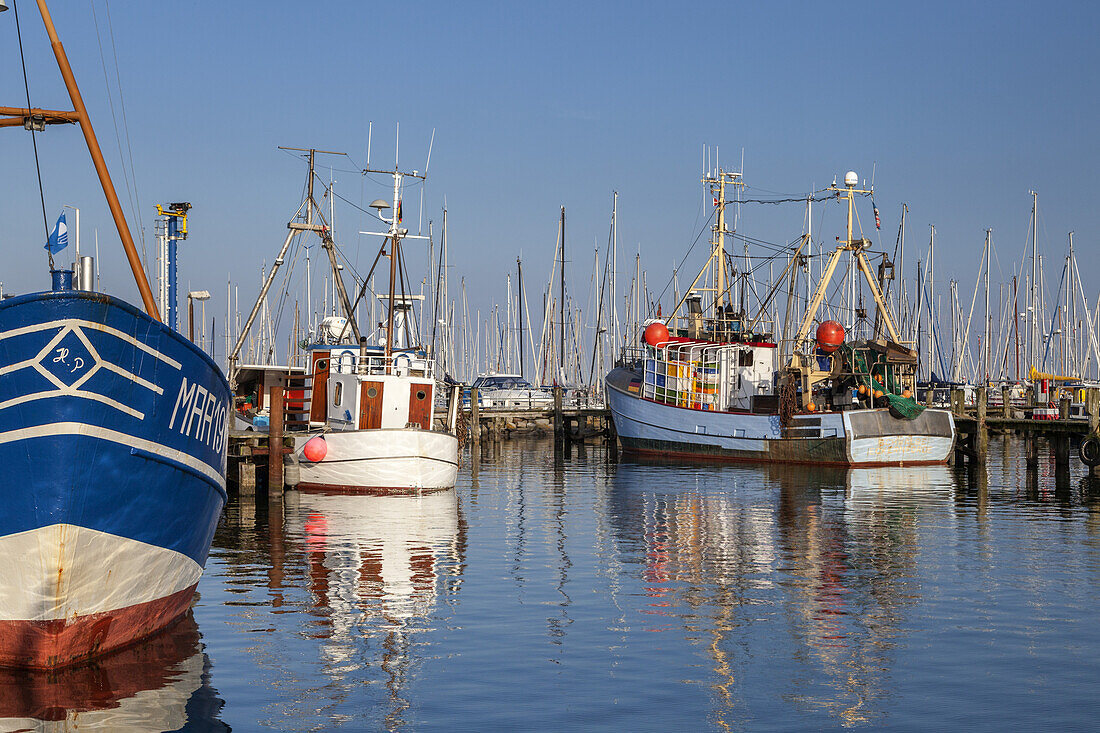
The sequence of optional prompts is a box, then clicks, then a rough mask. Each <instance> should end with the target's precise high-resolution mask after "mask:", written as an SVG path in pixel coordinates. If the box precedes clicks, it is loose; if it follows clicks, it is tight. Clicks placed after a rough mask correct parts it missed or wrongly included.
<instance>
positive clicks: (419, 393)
mask: <svg viewBox="0 0 1100 733" xmlns="http://www.w3.org/2000/svg"><path fill="white" fill-rule="evenodd" d="M427 396H428V393H427V392H425V391H424V390H422V389H421V390H418V391H417V393H416V399H418V400H422V399H424V398H425V397H427Z"/></svg>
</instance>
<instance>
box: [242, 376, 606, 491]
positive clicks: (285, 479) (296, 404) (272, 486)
mask: <svg viewBox="0 0 1100 733" xmlns="http://www.w3.org/2000/svg"><path fill="white" fill-rule="evenodd" d="M286 389H288V390H294V389H296V390H298V392H296V393H295V394H298V395H300V394H301V389H302V387H301V385H298V384H296V383H295V384H291V383H290V382H289V381H288V382H287V387H286ZM284 395H285V390H284V387H282V386H272V387H270V388H269V389H268V394H267V395H266V398H267V400H266V404H267V406H268V409H269V424H268V432H267V433H262V432H254V431H241V430H231V431H230V433H229V464H228V467H227V474H228V479H229V481H230V483H232V484H235V485H236V486H237V488H238V491H239V493H240V495H241V496H242V497H250V496H255V495H256V492H257V490H258V489H259V488H261V487H266V491H267V494H268V496H281V495H282V493H283V490H284V488H285V487H291V488H293V487H294V486H297V484H298V480H297V479H298V476H297V463H296V462H295V461H294V460H293V458H291V459H288V458H287V456H290V455H291V454H293V452H294V439H293V438H292V437H290V436H287V435H286V434H285V432H284V428H287V427H289V428H292V429H303V428H305V427H308V424H309V423H308V422H303V419H305V417H307V416H308V413H305V412H304V410H303V408H302V405H301V402H302V398H301V397H300V396H296V397H293V398H289V399H287V398H285V397H284ZM562 402H563V400H562V392H561V388H556V389H555V390H554V404H553V406H552V407H546V408H544V409H538V408H535V409H520V408H514V409H488V410H487V409H481V408H480V407H479V401H478V394H477V390H476V389H473V390H471V395H470V409H469V410H467V411H465V413H464V414H463V416H462V417H463V419H464V421H465V432H466V435H467V437H468V439H469V441H470V443H471V445H472V446H473V448H474V451H475V454H476V453H477V452H478V451H479V450H480V446H481V445H482V443H490V444H491V443H499V442H501V441H503V440H507V439H508V438H510V437H512V435H513V434H530V433H535V434H547V433H551V432H552V433H553V435H554V443H555V445H556V446H559V447H560V446H562V445H566V446H567V445H569V444H570V443H575V442H581V441H583V440H584V439H585V438H588V437H592V436H608V437H609V439H611V440H614V437H615V436H614V426H613V425H612V423H611V412H610V410H608V409H607V408H606V407H592V406H587V405H563V404H562ZM435 419H436V420H437V421H441V420H442V421H444V422H445V421H446V413H445V412H444V413H442V414H437V415H436V416H435ZM475 426H477V427H476V429H475ZM460 437H461V431H460Z"/></svg>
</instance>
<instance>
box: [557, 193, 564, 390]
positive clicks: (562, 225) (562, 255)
mask: <svg viewBox="0 0 1100 733" xmlns="http://www.w3.org/2000/svg"><path fill="white" fill-rule="evenodd" d="M558 305H559V308H560V312H561V361H559V362H558V370H559V374H561V375H562V376H564V375H565V207H564V206H562V207H561V302H560V303H559V304H558ZM554 381H555V383H556V382H557V381H558V380H557V379H555V380H554Z"/></svg>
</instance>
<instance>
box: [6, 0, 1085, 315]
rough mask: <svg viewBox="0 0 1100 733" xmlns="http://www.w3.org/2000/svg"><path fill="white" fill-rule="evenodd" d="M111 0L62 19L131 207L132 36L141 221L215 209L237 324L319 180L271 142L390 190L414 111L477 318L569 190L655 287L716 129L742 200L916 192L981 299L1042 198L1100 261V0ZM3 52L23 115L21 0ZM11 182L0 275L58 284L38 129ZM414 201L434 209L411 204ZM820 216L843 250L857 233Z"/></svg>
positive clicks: (201, 269) (1052, 232) (207, 259)
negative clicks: (173, 211) (850, 174)
mask: <svg viewBox="0 0 1100 733" xmlns="http://www.w3.org/2000/svg"><path fill="white" fill-rule="evenodd" d="M19 4H20V15H21V21H22V27H23V41H24V46H25V49H26V54H27V66H28V74H29V76H30V82H31V102H32V104H33V105H34V106H43V107H52V108H62V107H64V108H67V107H68V106H69V105H68V101H67V98H66V95H65V91H64V87H63V85H62V84H61V81H60V78H59V75H58V74H57V72H56V68H55V67H54V66H53V60H52V56H51V54H50V51H49V46H48V43H47V42H46V38H45V33H44V31H43V30H42V25H41V22H40V20H39V19H38V17H37V13H36V12H35V6H34V4H33V3H31V2H29V0H20V3H19ZM93 7H94V9H95V11H96V14H95V15H94V16H93V12H92V9H93ZM107 8H108V6H107V5H106V4H105V3H104V2H103V0H96V1H95V2H94V3H54V7H53V8H52V10H53V14H54V21H55V23H56V25H57V27H58V30H59V33H60V34H61V38H62V41H63V42H64V43H65V45H66V48H67V50H68V52H69V55H70V59H71V61H72V64H73V67H74V69H75V71H76V74H77V78H78V80H79V82H80V84H81V87H82V89H83V92H84V96H85V99H86V102H87V103H88V107H89V110H90V113H91V115H92V118H93V122H94V123H95V125H96V127H97V130H98V133H99V137H100V140H101V143H102V145H103V147H104V150H105V153H106V155H107V158H108V162H109V164H110V165H111V167H112V171H113V173H114V176H115V179H116V184H117V185H118V187H119V189H120V195H121V196H122V198H123V199H124V200H127V199H128V198H130V196H129V195H128V193H127V191H126V186H125V185H124V176H123V168H122V166H120V164H119V151H118V145H117V143H116V124H115V122H114V121H113V118H112V109H111V106H110V105H109V104H108V102H107V93H108V92H107V86H106V85H105V82H104V71H103V63H104V60H105V61H106V64H107V66H108V70H109V72H110V73H112V75H113V71H114V53H116V52H117V58H118V67H119V69H120V73H119V76H120V81H121V90H122V93H123V95H124V98H125V113H126V123H127V125H126V127H127V129H128V132H129V145H128V146H126V145H125V143H124V145H123V148H124V150H127V151H128V152H127V154H126V159H127V164H128V163H129V156H130V152H129V151H132V156H133V164H134V166H133V170H134V173H135V176H136V182H137V192H136V194H134V197H140V198H139V201H138V203H139V206H140V208H139V210H138V213H139V215H140V218H141V221H140V222H133V225H134V226H133V228H134V229H135V231H137V230H138V229H139V227H138V226H137V225H138V224H139V223H140V224H142V225H144V227H145V230H146V240H147V246H148V247H149V248H150V256H151V255H152V246H153V245H152V225H151V221H152V218H153V215H154V209H153V205H154V204H155V203H158V202H161V203H164V202H168V201H177V200H187V201H190V202H191V203H192V204H194V207H195V208H194V210H193V212H192V221H191V230H192V237H191V239H190V240H188V242H187V243H185V245H184V246H183V253H182V257H181V281H182V282H181V290H182V289H185V288H186V287H187V286H188V284H190V287H192V288H196V289H197V288H206V289H210V290H212V291H214V293H215V296H216V299H215V301H214V302H213V303H211V308H212V310H213V312H216V313H219V314H220V313H222V312H223V311H224V303H223V302H222V301H223V298H222V295H221V294H222V293H224V289H225V282H226V280H227V278H232V279H233V280H234V281H235V282H239V283H241V289H242V294H241V299H242V301H244V300H245V299H246V297H247V294H248V292H249V291H250V290H255V289H258V280H259V263H260V261H262V260H264V259H266V260H267V261H269V262H270V261H271V260H272V259H273V258H274V255H275V252H276V251H277V249H278V246H279V245H280V244H281V242H282V239H283V237H284V235H285V231H286V230H285V225H286V221H287V218H288V217H289V216H290V215H291V214H292V213H293V211H294V209H295V208H296V207H297V204H298V202H299V200H300V194H301V187H302V181H303V178H304V168H303V166H302V164H301V163H300V162H299V161H298V160H296V159H294V158H293V157H291V156H289V155H288V154H286V153H284V152H281V151H279V150H277V146H279V145H287V146H296V147H311V146H312V147H317V148H321V149H328V150H338V151H346V152H347V153H348V154H349V155H350V160H349V159H348V158H343V159H334V160H332V162H331V165H332V167H333V169H334V170H333V172H332V176H333V177H334V178H335V179H336V181H337V184H336V186H337V192H338V193H341V195H343V196H345V197H347V198H349V199H351V200H353V201H355V202H357V203H359V204H364V203H366V202H369V201H370V200H372V199H373V198H376V197H378V196H379V195H383V194H385V192H386V188H385V186H384V185H379V184H376V183H375V182H373V181H369V180H364V179H362V178H361V177H360V176H359V175H358V174H357V173H355V172H354V168H355V167H356V165H362V164H363V163H364V161H365V157H366V155H365V153H366V143H367V125H368V121H373V123H374V137H373V146H372V147H373V150H372V158H373V159H372V163H374V164H376V165H378V164H385V165H390V164H392V161H393V156H394V143H393V139H394V134H395V129H396V126H397V124H400V126H401V163H402V167H403V168H417V169H422V168H423V167H424V160H425V157H426V154H427V147H428V141H429V138H430V137H431V134H432V130H433V129H434V130H435V144H434V149H433V151H432V159H431V169H430V170H429V176H430V177H429V181H428V184H427V188H426V189H425V213H424V218H425V221H426V220H427V219H428V218H431V219H434V220H435V221H436V223H437V227H438V222H439V220H440V209H441V207H442V205H443V201H444V199H446V201H447V205H448V209H449V215H448V217H449V223H450V237H451V248H452V249H451V251H452V264H453V265H454V269H453V270H452V294H454V293H453V291H454V289H455V288H456V286H457V283H458V279H459V278H460V277H462V276H466V278H467V284H468V291H469V293H470V300H471V308H476V307H478V306H480V307H482V308H483V309H485V308H487V307H488V306H489V304H490V303H492V302H494V301H496V300H500V299H502V298H503V295H504V287H505V285H504V273H505V272H509V271H512V270H513V269H514V266H515V258H516V256H517V254H519V253H521V252H522V254H523V257H524V261H525V263H526V271H527V272H529V273H532V274H531V277H532V278H534V282H529V287H530V288H531V291H530V292H532V293H535V292H537V291H538V290H541V288H542V283H541V282H539V280H540V279H542V278H545V276H546V274H547V273H548V270H549V263H550V259H551V257H552V253H553V248H554V239H555V236H556V229H557V217H558V207H559V206H560V205H562V204H564V205H565V206H566V208H567V212H568V217H569V224H568V233H569V242H568V245H569V247H570V251H571V252H575V253H576V256H575V257H572V258H571V259H572V260H573V262H572V264H571V273H570V274H571V276H572V277H573V278H574V283H575V286H574V289H575V290H576V291H577V292H578V295H579V297H580V298H581V299H582V300H583V297H584V293H583V290H584V289H585V288H586V287H587V282H588V278H589V275H590V273H591V267H592V248H593V247H594V246H595V245H596V244H597V243H599V245H600V247H601V248H602V247H603V245H604V243H605V242H606V239H607V232H608V224H609V219H610V209H611V197H612V191H614V190H617V191H619V194H620V199H619V202H620V235H621V244H622V246H623V250H622V251H623V252H627V253H633V252H635V251H640V252H641V256H642V265H643V267H644V268H645V269H646V270H647V271H648V272H649V283H650V286H651V288H656V289H659V287H660V286H661V285H663V283H664V281H665V280H666V279H667V278H668V277H669V275H670V271H671V268H672V266H673V263H674V261H676V260H678V259H679V257H680V255H681V254H682V253H683V252H684V251H685V250H686V248H687V247H688V246H689V245H690V243H691V241H692V239H693V238H694V236H695V234H696V232H697V231H698V229H699V227H700V226H701V224H702V222H703V221H704V219H705V214H704V213H703V207H702V202H703V196H702V190H701V186H700V184H699V176H700V150H701V146H702V145H703V144H710V145H716V146H719V148H720V150H721V157H722V160H723V162H724V164H726V165H732V164H734V162H735V161H738V162H739V159H740V157H741V154H742V150H743V151H744V160H745V180H746V181H747V182H748V184H749V185H750V189H749V193H750V194H752V193H756V194H760V195H768V194H770V193H771V192H782V193H796V194H798V193H804V192H806V191H807V190H809V189H810V187H811V186H813V185H815V184H816V185H817V186H819V187H820V186H823V185H827V184H828V183H830V182H831V181H832V179H833V177H834V176H841V177H842V176H843V173H844V171H846V170H848V169H855V170H857V171H858V172H859V173H860V174H861V176H864V177H868V178H869V177H870V175H871V170H872V166H874V168H875V186H876V191H877V193H876V201H877V204H878V207H879V209H880V210H881V212H882V219H883V228H882V232H881V234H879V235H877V238H878V239H879V240H880V241H881V243H882V244H883V245H885V246H886V247H887V248H889V249H892V248H893V243H894V239H895V235H896V227H897V221H898V216H899V211H900V205H901V202H902V201H905V202H907V203H908V205H909V211H910V217H909V225H910V227H909V235H908V237H909V239H908V241H909V249H908V250H907V251H908V253H910V254H911V255H912V256H911V258H907V259H910V262H909V263H907V265H906V267H907V269H909V270H910V272H912V263H913V262H914V261H915V259H916V257H917V256H919V255H920V254H921V253H922V252H923V250H924V249H925V248H926V246H927V239H928V225H929V224H933V223H934V224H935V225H936V228H937V242H938V244H940V245H941V246H942V247H943V249H941V250H940V252H941V253H944V254H941V255H940V256H939V257H938V258H937V261H938V264H939V265H940V271H939V273H938V275H937V278H938V279H939V280H940V281H941V282H944V283H946V281H947V280H948V278H951V277H956V278H958V279H959V280H960V281H961V283H962V286H961V289H962V290H963V291H964V292H968V290H969V288H971V287H972V285H970V283H972V282H973V278H974V273H975V268H976V267H977V263H978V259H979V257H980V251H981V244H982V239H983V236H984V231H985V229H986V228H987V227H993V229H994V234H993V236H994V241H995V243H996V245H997V247H998V249H999V253H1000V255H999V263H1000V265H1001V267H1002V270H1004V271H1005V272H1006V273H1010V271H1011V268H1012V266H1013V263H1015V262H1017V261H1018V260H1019V257H1020V253H1021V250H1022V248H1023V245H1024V240H1025V237H1026V233H1027V226H1028V217H1029V209H1030V204H1031V199H1030V196H1029V195H1028V191H1029V189H1035V190H1037V191H1038V192H1039V194H1040V211H1041V219H1040V230H1039V235H1040V244H1041V246H1042V247H1043V248H1044V249H1045V251H1046V252H1047V253H1048V255H1049V256H1050V257H1051V258H1052V259H1057V258H1060V257H1061V256H1062V254H1063V253H1064V250H1065V242H1066V232H1067V231H1069V230H1071V229H1073V230H1075V231H1076V235H1075V238H1076V243H1077V247H1078V250H1079V251H1080V252H1082V253H1084V254H1085V256H1083V257H1082V259H1081V264H1082V274H1083V276H1084V277H1086V278H1090V277H1091V276H1093V275H1094V274H1095V273H1096V268H1095V264H1094V257H1090V256H1089V254H1091V253H1095V252H1097V248H1096V239H1097V236H1098V235H1100V213H1098V209H1097V207H1096V206H1095V203H1094V199H1095V197H1096V188H1097V186H1096V180H1097V178H1096V171H1097V170H1098V169H1100V154H1098V149H1100V148H1098V146H1097V145H1096V143H1095V141H1094V135H1095V131H1096V130H1098V129H1100V110H1098V106H1097V105H1098V101H1097V100H1098V94H1097V92H1098V91H1100V89H1098V86H1100V85H1098V83H1097V69H1098V68H1100V63H1098V62H1100V58H1098V56H1100V51H1098V46H1097V44H1096V43H1095V38H1094V36H1095V33H1096V30H1097V28H1100V23H1098V20H1100V9H1098V8H1097V7H1096V6H1095V5H1094V4H1090V3H1060V4H1054V3H1051V4H1045V5H1042V6H1040V5H1037V4H1035V3H1028V4H1025V3H1016V2H1004V3H997V4H988V3H958V2H950V3H937V2H931V3H922V4H912V3H907V4H895V3H848V4H835V3H823V4H816V5H810V4H805V3H783V2H769V3H736V2H726V3H692V4H688V5H686V6H683V7H677V6H675V5H673V4H670V3H659V4H658V3H561V2H559V3H553V4H542V3H468V4H467V3H366V2H315V3H300V2H299V3H289V2H265V3H253V2H229V3H227V2H203V1H200V2H194V3H188V4H184V5H180V4H177V3H148V2H136V1H132V2H123V1H122V0H115V2H112V3H110V5H109V10H110V19H111V23H112V27H113V32H114V47H113V48H112V45H111V39H110V35H109V33H108V27H107ZM97 22H98V26H99V39H102V42H103V44H104V45H103V52H102V56H101V50H100V48H101V47H100V43H99V41H98V40H97V32H96V30H97V29H96V23H97ZM0 64H2V66H3V68H4V69H5V72H4V74H2V75H0V100H2V102H0V104H4V105H18V106H21V105H22V104H23V102H24V99H25V96H24V91H23V83H22V75H21V73H20V70H19V54H18V49H17V45H16V36H15V24H14V13H13V12H8V13H4V14H3V15H0ZM112 90H113V91H114V93H115V105H114V113H115V118H117V119H118V122H119V129H120V130H121V106H120V105H119V102H118V98H117V87H115V86H114V85H113V84H112ZM120 134H121V132H120ZM38 143H39V152H40V156H41V161H42V170H43V177H44V183H45V195H46V208H47V212H48V216H49V218H50V220H51V223H52V220H53V218H55V217H56V215H57V213H58V212H59V210H60V207H61V205H62V204H66V203H68V204H75V205H78V206H80V207H81V210H82V228H83V236H84V242H85V243H86V244H85V247H87V246H88V245H87V243H89V242H90V241H91V239H92V232H93V229H95V228H98V229H99V234H100V250H101V254H102V267H103V277H104V286H105V289H109V290H111V291H113V292H115V293H117V294H119V295H122V296H123V297H126V298H128V299H135V298H136V291H135V289H134V288H133V286H132V284H131V282H130V278H129V274H128V272H127V270H126V268H125V262H124V260H123V258H122V255H121V248H120V247H119V246H118V243H117V236H116V235H114V233H113V229H112V227H111V224H110V221H109V217H108V213H107V209H106V205H105V204H104V203H103V198H102V195H101V194H100V193H99V191H98V186H97V183H96V179H95V176H94V172H93V171H92V169H91V166H90V164H89V163H88V161H87V155H86V152H85V150H84V147H83V141H82V139H81V137H80V134H79V131H78V130H76V129H75V128H69V127H52V128H50V129H49V130H47V132H46V133H45V134H41V135H39V136H38ZM353 163H354V165H353ZM0 169H2V170H3V172H4V175H3V180H2V181H0V222H2V223H3V227H2V229H0V254H2V260H0V281H3V282H4V283H5V286H4V287H5V290H6V291H16V292H20V291H26V290H33V289H40V288H44V287H45V285H46V284H47V283H48V278H47V274H46V267H45V256H44V252H43V250H42V249H41V242H42V241H43V239H44V234H43V232H42V223H41V209H40V204H39V202H38V191H37V184H36V183H35V179H34V162H33V156H32V153H31V146H30V136H29V134H28V133H25V132H23V131H21V130H18V129H0ZM324 175H325V177H328V175H329V174H328V172H327V171H326V172H325V174H324ZM383 183H384V182H383ZM409 198H411V197H407V199H406V201H408V199H409ZM761 208H763V210H761ZM865 208H867V210H866V211H864V212H862V215H863V217H864V221H867V217H868V216H869V214H870V211H869V207H865ZM406 212H407V213H406V218H407V219H412V220H414V222H415V219H416V207H415V205H413V206H408V208H407V210H406ZM127 213H128V214H129V215H130V216H131V217H133V214H132V212H131V210H130V208H129V207H127ZM833 213H834V214H835V213H836V211H835V210H834V211H833ZM802 221H803V212H802V210H801V208H800V207H798V206H793V207H756V208H746V210H745V212H744V218H743V221H742V230H743V231H744V232H746V233H749V234H752V235H753V236H756V237H760V238H762V239H765V240H768V241H772V242H785V241H789V240H791V239H793V238H794V237H796V236H797V235H798V234H799V233H800V232H801V230H802ZM366 223H367V222H366V221H365V220H363V219H362V217H361V216H360V215H359V214H357V213H356V212H355V211H354V210H352V209H345V210H344V211H342V212H338V213H337V240H338V241H339V242H341V243H342V246H344V247H345V251H346V252H347V254H348V256H349V258H351V259H352V260H355V258H356V257H358V259H359V260H366V261H367V264H369V261H370V260H371V259H373V255H374V247H375V244H374V243H373V242H371V241H370V240H367V239H366V238H360V237H359V236H358V235H357V234H356V233H357V232H358V231H359V230H360V229H362V228H364V227H365V225H366ZM820 223H821V224H822V225H824V226H825V227H826V229H825V234H826V235H828V238H829V239H831V237H832V235H833V234H835V233H839V231H840V227H841V226H842V222H841V220H840V218H839V216H832V217H830V216H828V215H827V217H826V219H825V220H824V221H821V222H820ZM815 224H816V222H815ZM425 228H426V224H425ZM360 240H362V242H361V243H360ZM409 251H410V254H411V255H412V256H413V258H412V261H411V262H410V269H411V270H413V271H414V277H416V275H415V271H416V270H417V266H416V260H415V255H416V248H415V246H414V245H412V244H410V246H409ZM623 259H629V258H628V257H627V256H623V257H622V259H621V260H620V261H622V260H623ZM694 266H695V265H694V264H693V265H692V267H694ZM995 267H996V263H995ZM1052 267H1053V266H1052ZM624 269H625V266H624ZM1056 275H1057V273H1056V272H1055V273H1052V274H1051V275H1048V280H1049V279H1051V278H1053V277H1056ZM1093 282H1095V280H1093ZM248 283H255V284H254V285H249V284H248ZM1090 296H1091V297H1094V296H1095V293H1093V294H1090ZM535 302H536V299H535V297H534V296H532V309H533V310H534V309H535ZM208 312H209V311H208ZM218 330H219V332H220V331H221V327H220V326H219V329H218Z"/></svg>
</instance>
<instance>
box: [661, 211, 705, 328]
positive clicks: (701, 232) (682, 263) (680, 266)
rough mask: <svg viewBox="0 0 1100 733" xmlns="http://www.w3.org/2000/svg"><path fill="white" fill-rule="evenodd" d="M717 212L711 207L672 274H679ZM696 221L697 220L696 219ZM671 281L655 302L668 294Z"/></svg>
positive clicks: (669, 280) (670, 280)
mask: <svg viewBox="0 0 1100 733" xmlns="http://www.w3.org/2000/svg"><path fill="white" fill-rule="evenodd" d="M717 210H718V207H716V206H712V207H711V210H710V216H708V217H707V220H706V221H705V222H703V226H702V227H700V229H699V233H698V234H696V235H695V241H693V242H692V243H691V246H690V247H688V251H687V252H685V253H684V257H683V259H681V260H680V264H679V265H677V266H676V267H675V268H674V269H673V272H674V273H675V272H679V271H680V269H681V268H683V266H684V263H685V262H687V258H688V257H689V256H690V255H691V252H692V250H694V249H695V245H697V244H699V237H701V236H703V232H705V231H706V230H707V229H708V228H709V227H710V221H711V219H713V218H714V213H715V212H716V211H717ZM696 221H698V219H696ZM672 279H673V278H671V277H670V278H669V279H668V282H666V283H665V286H664V288H662V289H661V292H660V294H659V295H658V296H657V298H656V299H655V302H660V300H661V298H663V297H664V295H665V293H666V292H668V289H669V287H671V286H672ZM652 310H653V308H652V307H650V309H649V311H650V312H652ZM647 315H648V314H647Z"/></svg>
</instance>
